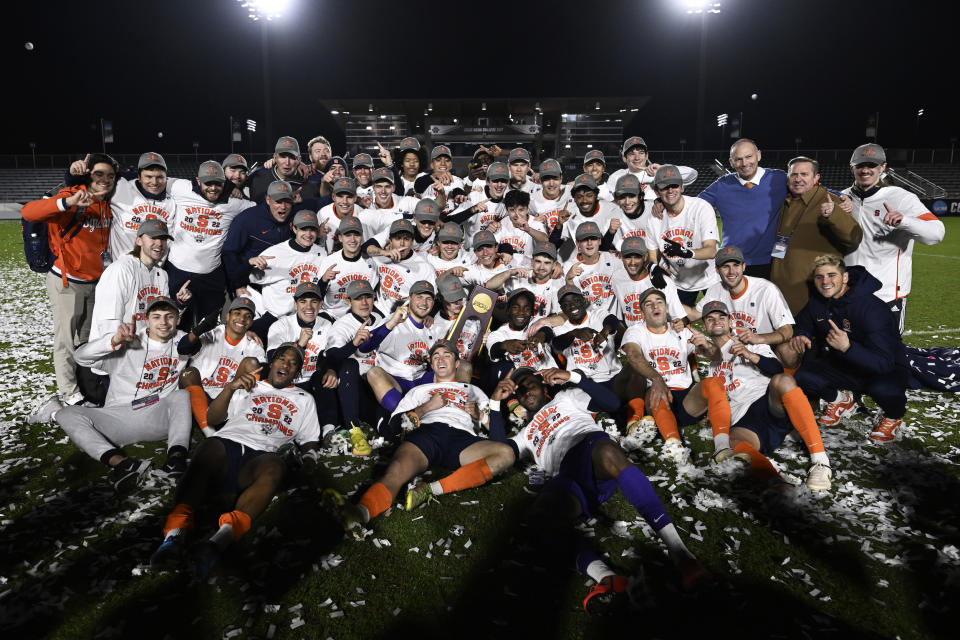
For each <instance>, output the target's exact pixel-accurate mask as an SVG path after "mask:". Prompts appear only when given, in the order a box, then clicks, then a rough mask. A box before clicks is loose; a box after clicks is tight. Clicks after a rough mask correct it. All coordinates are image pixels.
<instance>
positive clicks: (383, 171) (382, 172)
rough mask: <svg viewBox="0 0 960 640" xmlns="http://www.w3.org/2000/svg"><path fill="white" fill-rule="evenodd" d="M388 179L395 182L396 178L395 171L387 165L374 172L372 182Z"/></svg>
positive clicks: (391, 182)
mask: <svg viewBox="0 0 960 640" xmlns="http://www.w3.org/2000/svg"><path fill="white" fill-rule="evenodd" d="M384 180H386V181H387V182H389V183H390V184H393V183H394V182H395V181H396V178H394V177H393V171H391V170H390V169H388V168H387V167H380V168H379V169H377V170H375V171H374V172H373V176H372V177H371V178H370V181H371V182H383V181H384Z"/></svg>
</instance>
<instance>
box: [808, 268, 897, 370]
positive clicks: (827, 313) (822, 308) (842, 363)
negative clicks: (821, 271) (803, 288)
mask: <svg viewBox="0 0 960 640" xmlns="http://www.w3.org/2000/svg"><path fill="white" fill-rule="evenodd" d="M847 274H848V278H849V280H848V282H847V284H848V286H849V287H850V289H849V290H848V291H847V292H846V293H845V294H843V295H842V296H840V297H839V298H830V299H829V300H828V299H826V298H824V297H823V296H822V295H820V294H819V293H818V292H814V293H813V295H812V296H811V297H810V301H809V302H807V305H806V306H805V307H804V308H803V309H801V310H800V313H798V314H797V317H796V330H795V332H794V333H795V334H796V335H800V336H806V337H808V338H810V340H811V341H812V342H813V343H814V345H813V348H814V350H815V352H816V355H817V357H818V358H821V359H823V360H825V361H826V362H828V363H829V364H831V365H832V366H835V367H837V368H838V369H844V370H847V371H849V370H850V369H851V368H853V369H855V370H857V371H859V372H862V373H863V374H864V375H866V376H868V377H874V376H876V375H882V374H885V373H890V372H891V371H893V369H894V367H896V366H898V365H901V366H905V365H906V354H905V351H904V347H903V342H902V341H901V340H900V331H899V329H898V327H897V323H896V319H895V318H894V316H893V314H892V313H890V310H889V309H888V308H887V305H886V304H885V303H884V302H883V301H881V300H880V299H879V298H877V297H876V296H875V295H873V294H874V292H875V291H877V290H879V289H880V286H881V285H880V281H879V280H877V279H876V278H874V277H873V276H872V275H870V274H869V273H868V272H867V270H866V269H864V268H863V267H847ZM828 320H833V323H834V324H835V325H837V327H839V328H840V329H841V330H842V331H846V332H847V335H848V336H849V338H850V348H849V349H848V350H847V351H846V353H841V352H839V351H836V350H835V349H831V348H830V346H829V345H828V344H827V339H826V338H827V333H828V332H829V331H830V323H829V322H828Z"/></svg>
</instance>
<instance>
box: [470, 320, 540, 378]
mask: <svg viewBox="0 0 960 640" xmlns="http://www.w3.org/2000/svg"><path fill="white" fill-rule="evenodd" d="M528 328H529V327H528ZM527 335H528V330H527V329H520V330H518V331H514V330H513V329H511V328H510V324H509V323H507V322H505V323H503V324H502V325H501V326H500V328H499V329H497V330H496V331H491V332H490V335H489V336H488V337H487V350H492V349H493V347H494V346H496V345H498V344H500V343H501V342H504V341H506V340H526V339H527ZM503 357H504V358H505V359H506V360H509V361H510V362H512V363H513V366H514V367H515V368H517V369H519V368H520V367H531V368H533V369H537V370H539V369H550V368H553V367H556V366H557V363H556V361H555V360H554V359H553V355H551V353H550V348H549V345H548V344H538V345H537V347H536V349H524V350H523V351H521V352H520V353H508V352H506V351H505V352H504V354H503Z"/></svg>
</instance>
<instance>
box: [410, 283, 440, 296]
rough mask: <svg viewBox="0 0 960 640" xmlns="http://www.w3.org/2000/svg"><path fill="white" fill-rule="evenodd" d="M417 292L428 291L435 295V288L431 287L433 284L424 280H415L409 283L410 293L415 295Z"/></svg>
mask: <svg viewBox="0 0 960 640" xmlns="http://www.w3.org/2000/svg"><path fill="white" fill-rule="evenodd" d="M418 293H429V294H430V295H432V296H436V295H437V292H436V290H435V289H434V288H433V284H431V283H429V282H427V281H426V280H417V281H416V282H414V283H413V284H412V285H410V295H415V294H418Z"/></svg>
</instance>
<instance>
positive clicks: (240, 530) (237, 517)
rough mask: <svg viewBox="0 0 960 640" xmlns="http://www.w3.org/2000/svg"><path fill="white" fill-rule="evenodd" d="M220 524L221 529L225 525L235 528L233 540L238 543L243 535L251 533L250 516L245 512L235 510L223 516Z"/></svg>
mask: <svg viewBox="0 0 960 640" xmlns="http://www.w3.org/2000/svg"><path fill="white" fill-rule="evenodd" d="M218 524H219V525H220V526H221V527H222V526H223V525H225V524H228V525H230V526H231V527H232V528H233V540H234V542H236V541H237V540H239V539H240V538H241V536H243V534H245V533H246V532H247V531H250V516H248V515H247V514H245V513H244V512H243V511H237V510H233V511H231V512H229V513H225V514H223V515H221V516H220V522H219V523H218Z"/></svg>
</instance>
